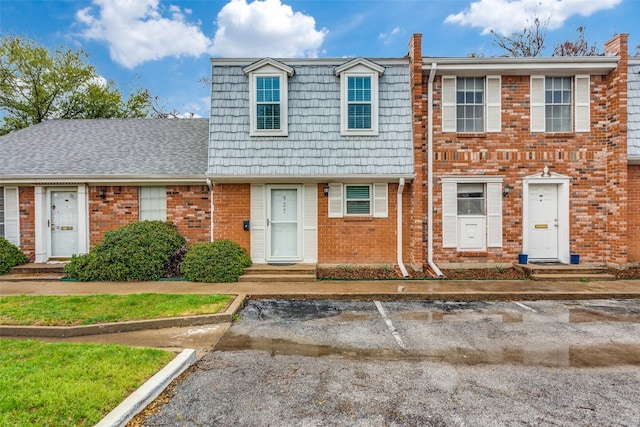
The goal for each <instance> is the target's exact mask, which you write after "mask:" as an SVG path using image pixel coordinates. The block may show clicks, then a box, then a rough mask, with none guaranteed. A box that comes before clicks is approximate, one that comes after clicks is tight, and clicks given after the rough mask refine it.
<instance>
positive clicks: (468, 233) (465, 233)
mask: <svg viewBox="0 0 640 427" xmlns="http://www.w3.org/2000/svg"><path fill="white" fill-rule="evenodd" d="M486 222H487V221H486V203H485V186H484V184H479V183H468V184H458V236H459V237H458V238H459V240H458V248H459V249H460V250H484V249H485V248H486Z"/></svg>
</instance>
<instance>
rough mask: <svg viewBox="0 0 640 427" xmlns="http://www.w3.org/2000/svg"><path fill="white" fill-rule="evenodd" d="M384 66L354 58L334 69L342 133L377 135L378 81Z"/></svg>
mask: <svg viewBox="0 0 640 427" xmlns="http://www.w3.org/2000/svg"><path fill="white" fill-rule="evenodd" d="M383 72H384V68H383V67H381V66H380V65H378V64H375V63H373V62H371V61H367V60H366V59H362V58H358V59H354V60H353V61H349V62H347V63H346V64H343V65H341V66H340V67H338V68H336V69H335V74H336V75H337V76H338V77H340V122H341V124H340V131H341V134H342V135H356V136H361V135H365V136H366V135H378V80H379V76H380V75H382V73H383Z"/></svg>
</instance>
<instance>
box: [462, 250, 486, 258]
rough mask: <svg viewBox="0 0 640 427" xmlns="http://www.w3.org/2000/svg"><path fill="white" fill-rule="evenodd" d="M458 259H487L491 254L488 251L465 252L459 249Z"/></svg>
mask: <svg viewBox="0 0 640 427" xmlns="http://www.w3.org/2000/svg"><path fill="white" fill-rule="evenodd" d="M456 256H457V257H463V256H464V257H474V258H480V257H487V256H489V252H486V251H465V250H463V249H458V252H457V253H456Z"/></svg>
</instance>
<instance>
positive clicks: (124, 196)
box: [88, 186, 139, 247]
mask: <svg viewBox="0 0 640 427" xmlns="http://www.w3.org/2000/svg"><path fill="white" fill-rule="evenodd" d="M100 189H104V193H105V198H104V199H103V198H101V197H100V195H99V190H100ZM138 193H139V192H138V187H134V186H107V187H105V186H102V187H89V191H88V199H89V244H90V247H93V246H95V245H96V244H97V243H99V242H100V241H102V238H103V237H104V233H106V232H107V231H110V230H115V229H116V228H119V227H123V226H125V225H128V224H131V223H133V222H137V221H138V214H139V203H138Z"/></svg>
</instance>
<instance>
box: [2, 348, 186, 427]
mask: <svg viewBox="0 0 640 427" xmlns="http://www.w3.org/2000/svg"><path fill="white" fill-rule="evenodd" d="M174 356H175V355H174V354H173V353H170V352H167V351H164V350H157V349H148V348H130V347H124V346H116V345H99V344H69V343H62V344H60V343H58V344H50V343H44V342H40V341H33V340H13V339H0V425H2V426H27V425H39V426H85V425H95V424H96V423H97V422H98V421H100V420H101V419H102V418H103V417H104V416H105V415H107V414H108V413H109V412H110V411H111V410H112V409H113V408H115V407H116V406H118V405H119V404H120V403H121V402H122V401H123V400H124V399H125V398H126V397H127V396H128V395H129V394H131V393H132V392H133V391H134V390H136V389H137V388H138V387H140V386H141V385H142V384H143V383H144V382H145V381H146V380H147V379H149V378H150V377H151V376H153V375H154V374H155V373H156V372H158V371H159V370H160V369H162V368H163V367H164V366H165V365H166V364H167V363H169V362H170V361H171V360H172V359H173V358H174Z"/></svg>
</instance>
